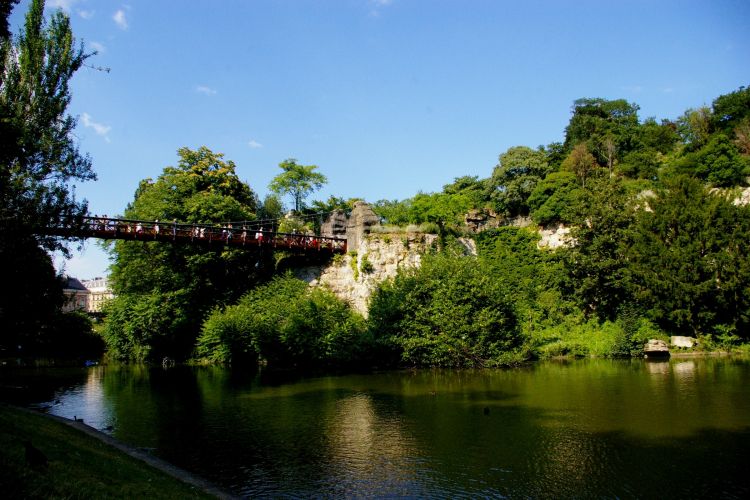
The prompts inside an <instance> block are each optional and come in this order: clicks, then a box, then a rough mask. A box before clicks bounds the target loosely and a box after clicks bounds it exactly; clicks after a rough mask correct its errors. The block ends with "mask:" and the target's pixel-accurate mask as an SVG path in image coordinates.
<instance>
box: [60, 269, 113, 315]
mask: <svg viewBox="0 0 750 500" xmlns="http://www.w3.org/2000/svg"><path fill="white" fill-rule="evenodd" d="M63 293H64V294H65V304H64V305H63V311H64V312H70V311H85V312H88V313H97V312H101V310H102V306H103V305H104V303H105V302H106V301H108V300H109V299H111V298H113V297H114V295H113V294H112V290H111V289H110V288H109V280H107V278H101V277H97V278H94V279H91V280H78V279H76V278H71V277H67V278H66V281H65V287H64V288H63Z"/></svg>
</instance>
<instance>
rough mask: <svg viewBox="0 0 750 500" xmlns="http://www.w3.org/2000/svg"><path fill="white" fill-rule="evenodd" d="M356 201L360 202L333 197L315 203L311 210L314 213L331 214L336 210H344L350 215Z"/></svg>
mask: <svg viewBox="0 0 750 500" xmlns="http://www.w3.org/2000/svg"><path fill="white" fill-rule="evenodd" d="M355 201H359V198H350V199H348V200H345V199H344V198H339V197H338V196H333V195H331V196H329V197H328V199H327V200H325V201H320V200H315V201H313V202H312V204H311V207H310V208H311V209H312V210H311V212H313V213H330V212H333V211H334V210H343V211H344V212H345V213H346V214H347V215H348V214H350V213H351V212H352V208H354V202H355Z"/></svg>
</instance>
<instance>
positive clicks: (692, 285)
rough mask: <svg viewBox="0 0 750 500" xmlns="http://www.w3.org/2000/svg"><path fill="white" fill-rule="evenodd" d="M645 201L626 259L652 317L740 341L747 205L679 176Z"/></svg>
mask: <svg viewBox="0 0 750 500" xmlns="http://www.w3.org/2000/svg"><path fill="white" fill-rule="evenodd" d="M648 203H649V208H650V210H648V211H646V210H642V211H640V212H639V214H638V222H637V224H636V226H635V244H634V245H633V247H632V249H631V250H630V251H629V255H628V258H629V261H630V262H632V269H633V276H634V283H635V290H636V294H637V297H638V299H639V300H640V301H641V302H643V304H644V305H646V306H647V307H648V308H649V311H650V315H651V316H652V318H653V319H654V320H656V321H657V322H659V323H660V324H661V325H662V326H663V327H664V328H667V329H668V330H670V331H674V332H685V331H688V332H692V333H694V334H698V333H703V334H711V333H726V332H728V331H736V332H737V333H739V334H740V335H743V336H745V337H747V336H748V334H747V332H748V326H750V294H748V290H750V258H748V253H747V250H746V246H747V241H748V239H749V238H750V208H748V207H747V206H736V205H734V204H733V203H732V201H731V200H729V199H727V198H724V197H723V196H721V195H718V194H713V193H712V192H711V191H709V189H707V188H706V187H705V186H704V185H703V183H701V182H700V181H698V180H696V179H694V178H690V177H686V176H679V177H675V178H672V179H669V180H668V181H667V182H666V183H665V185H664V186H663V187H662V188H661V189H659V190H657V193H656V197H654V198H652V199H650V200H649V202H648Z"/></svg>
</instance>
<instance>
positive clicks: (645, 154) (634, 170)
mask: <svg viewBox="0 0 750 500" xmlns="http://www.w3.org/2000/svg"><path fill="white" fill-rule="evenodd" d="M660 166H661V162H660V161H659V159H658V157H657V155H655V154H654V153H653V152H652V151H644V150H637V151H632V152H630V153H628V154H627V155H626V156H625V157H624V158H623V159H622V162H621V163H620V164H619V165H618V166H617V171H618V172H619V173H621V174H623V175H624V176H626V177H629V178H631V179H651V180H654V179H656V177H657V174H658V173H659V167H660Z"/></svg>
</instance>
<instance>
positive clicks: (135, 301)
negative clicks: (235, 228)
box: [104, 147, 267, 360]
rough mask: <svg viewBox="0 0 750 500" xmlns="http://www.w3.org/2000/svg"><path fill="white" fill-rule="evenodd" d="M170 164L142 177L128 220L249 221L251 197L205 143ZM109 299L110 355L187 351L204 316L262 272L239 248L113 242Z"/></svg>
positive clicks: (145, 356)
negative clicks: (112, 294)
mask: <svg viewBox="0 0 750 500" xmlns="http://www.w3.org/2000/svg"><path fill="white" fill-rule="evenodd" d="M178 155H179V162H178V164H177V166H174V167H172V166H170V167H166V168H165V169H164V170H163V172H162V174H161V175H160V176H159V177H158V178H157V179H156V180H151V179H146V180H144V181H142V182H141V184H140V186H139V187H138V190H137V191H136V194H135V199H134V200H133V202H132V203H130V205H129V206H128V208H127V210H126V211H125V217H127V218H129V219H150V220H155V219H158V220H161V221H172V220H174V219H177V220H178V221H181V222H182V221H184V222H193V223H209V222H219V221H239V220H251V219H253V218H254V217H255V210H256V209H257V205H258V203H257V199H256V196H255V194H254V193H253V191H252V190H251V189H250V187H249V186H248V185H247V184H245V183H243V182H241V181H240V180H239V178H238V177H237V175H236V173H235V165H234V163H233V162H231V161H225V160H224V159H223V155H222V154H220V153H214V152H212V151H211V150H210V149H208V148H206V147H201V148H199V149H197V150H192V149H188V148H181V149H180V150H178ZM112 255H113V257H114V263H113V265H112V282H113V288H114V291H115V293H116V295H117V298H116V299H115V300H114V301H113V302H112V303H111V305H110V311H109V312H110V315H109V317H108V318H107V321H106V323H105V329H104V335H105V339H106V341H107V344H108V346H109V348H110V352H111V354H112V355H113V356H114V357H119V358H134V359H141V360H143V359H149V358H153V359H158V358H160V357H162V356H165V355H166V356H170V357H175V358H182V357H187V356H189V355H190V352H191V350H192V348H193V345H194V342H195V338H196V336H197V334H198V330H199V328H200V323H201V320H202V318H203V317H204V315H206V314H208V312H209V311H210V310H211V309H212V308H214V307H215V306H217V305H224V304H227V303H231V302H234V301H236V300H237V299H238V298H239V297H240V296H241V295H242V294H243V293H244V292H246V291H247V290H248V289H249V288H250V287H252V286H253V284H255V283H257V282H258V280H259V279H260V278H261V275H262V273H264V272H265V270H266V269H267V266H263V265H261V264H264V263H266V262H264V261H262V260H259V258H258V257H257V256H255V255H252V254H251V253H249V252H245V251H242V250H237V249H235V250H232V249H228V248H226V249H225V248H223V247H222V246H218V247H214V249H208V250H207V249H204V248H197V247H193V246H189V245H187V246H183V245H172V244H169V243H159V242H154V241H151V242H137V241H117V242H116V243H115V244H114V245H113V247H112Z"/></svg>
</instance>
